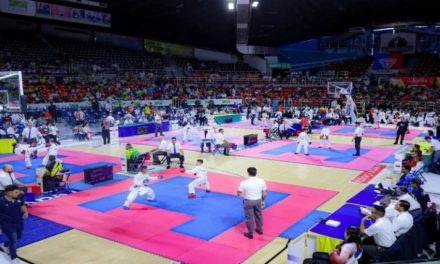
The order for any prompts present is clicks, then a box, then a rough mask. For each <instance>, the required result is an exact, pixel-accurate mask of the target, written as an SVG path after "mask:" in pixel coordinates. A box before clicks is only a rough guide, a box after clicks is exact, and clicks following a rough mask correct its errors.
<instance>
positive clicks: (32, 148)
mask: <svg viewBox="0 0 440 264" xmlns="http://www.w3.org/2000/svg"><path fill="white" fill-rule="evenodd" d="M44 147H45V144H40V145H36V144H35V143H33V144H31V145H28V146H26V145H24V144H18V143H17V145H16V147H15V154H18V155H19V154H24V162H25V164H26V167H25V169H26V170H28V169H30V168H31V167H32V162H31V158H34V157H35V158H36V157H37V153H38V150H39V149H42V148H44Z"/></svg>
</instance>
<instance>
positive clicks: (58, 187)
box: [50, 170, 71, 193]
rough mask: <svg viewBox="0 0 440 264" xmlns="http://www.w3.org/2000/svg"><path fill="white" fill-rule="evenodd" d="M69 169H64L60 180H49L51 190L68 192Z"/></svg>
mask: <svg viewBox="0 0 440 264" xmlns="http://www.w3.org/2000/svg"><path fill="white" fill-rule="evenodd" d="M70 174H71V172H70V170H67V171H64V172H63V178H62V179H61V181H59V182H55V181H51V182H50V189H51V190H52V192H56V193H59V192H70V191H71V190H70V187H69V178H70Z"/></svg>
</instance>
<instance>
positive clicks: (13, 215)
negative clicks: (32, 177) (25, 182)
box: [0, 185, 29, 263]
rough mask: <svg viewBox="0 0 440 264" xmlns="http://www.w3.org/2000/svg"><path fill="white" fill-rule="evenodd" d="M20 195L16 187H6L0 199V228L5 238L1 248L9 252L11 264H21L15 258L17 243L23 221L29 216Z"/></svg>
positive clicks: (21, 233) (20, 235) (20, 236)
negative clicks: (5, 240)
mask: <svg viewBox="0 0 440 264" xmlns="http://www.w3.org/2000/svg"><path fill="white" fill-rule="evenodd" d="M21 195H22V192H21V191H20V189H19V188H18V187H17V186H16V185H8V186H6V188H5V190H4V195H3V196H2V197H0V227H1V229H2V231H3V234H4V236H5V237H6V238H7V242H5V243H4V244H3V245H2V246H1V247H2V249H6V248H7V249H8V250H9V254H10V257H11V260H12V263H23V262H21V261H20V259H19V258H18V256H17V242H18V240H19V239H21V238H22V236H23V227H24V226H23V220H24V219H27V218H28V217H29V214H28V211H27V208H26V205H25V204H24V199H23V198H22V196H21Z"/></svg>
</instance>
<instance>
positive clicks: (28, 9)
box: [0, 0, 111, 27]
mask: <svg viewBox="0 0 440 264" xmlns="http://www.w3.org/2000/svg"><path fill="white" fill-rule="evenodd" d="M0 11H1V12H3V13H9V14H16V15H23V16H30V17H40V18H46V19H51V20H60V21H66V22H72V23H80V24H87V25H93V26H101V27H110V26H111V15H110V14H109V13H104V12H97V11H91V10H85V9H81V8H73V7H69V6H63V5H57V4H51V3H45V2H38V1H31V0H3V1H0Z"/></svg>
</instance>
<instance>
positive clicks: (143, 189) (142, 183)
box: [122, 166, 163, 210]
mask: <svg viewBox="0 0 440 264" xmlns="http://www.w3.org/2000/svg"><path fill="white" fill-rule="evenodd" d="M160 179H163V175H159V176H157V177H151V176H150V175H149V174H148V167H147V166H142V167H141V171H140V172H139V173H138V174H136V176H134V179H133V185H132V186H131V187H130V193H129V194H128V196H127V200H126V201H125V203H124V205H123V206H122V207H123V208H124V209H125V210H128V209H129V207H130V205H131V204H132V203H133V202H134V200H136V198H137V196H138V195H144V194H146V195H147V200H148V201H152V200H154V198H155V194H154V191H153V189H151V188H150V187H149V186H148V183H149V181H152V180H160Z"/></svg>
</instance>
